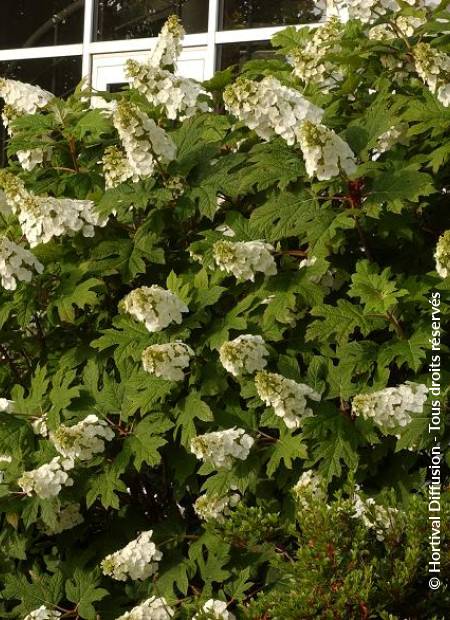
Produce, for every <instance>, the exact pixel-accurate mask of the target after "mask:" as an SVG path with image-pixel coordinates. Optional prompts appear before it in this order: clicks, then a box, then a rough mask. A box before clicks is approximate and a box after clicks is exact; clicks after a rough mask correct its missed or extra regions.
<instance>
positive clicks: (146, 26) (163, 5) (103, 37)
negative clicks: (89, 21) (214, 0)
mask: <svg viewBox="0 0 450 620" xmlns="http://www.w3.org/2000/svg"><path fill="white" fill-rule="evenodd" d="M172 14H176V15H179V16H180V17H181V19H182V20H183V24H184V27H185V29H186V32H189V33H190V32H206V30H207V29H208V0H173V1H170V0H129V1H128V2H124V1H123V0H97V2H96V20H95V34H96V37H95V38H96V39H97V40H98V41H107V40H117V39H139V38H142V37H156V36H158V34H159V32H160V30H161V27H162V26H163V24H164V22H165V21H166V19H167V18H168V17H169V15H172Z"/></svg>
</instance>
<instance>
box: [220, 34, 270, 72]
mask: <svg viewBox="0 0 450 620" xmlns="http://www.w3.org/2000/svg"><path fill="white" fill-rule="evenodd" d="M275 57H276V51H275V50H274V49H273V47H272V46H271V44H270V42H269V41H255V42H253V43H227V44H225V45H219V46H218V54H217V58H218V61H217V65H218V69H219V70H220V71H223V69H226V68H227V67H231V65H238V67H239V68H240V69H241V68H242V66H243V65H244V64H245V63H246V62H247V61H248V60H261V59H263V58H275Z"/></svg>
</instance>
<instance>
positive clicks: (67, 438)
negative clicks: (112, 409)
mask: <svg viewBox="0 0 450 620" xmlns="http://www.w3.org/2000/svg"><path fill="white" fill-rule="evenodd" d="M113 438H114V432H113V431H112V430H111V429H110V428H109V426H108V424H107V423H106V422H105V421H104V420H99V418H98V417H97V416H96V415H93V414H92V415H88V416H87V417H86V418H84V420H82V421H81V422H78V424H75V425H74V426H65V425H64V424H61V425H60V426H59V428H58V429H57V430H56V431H52V432H51V433H50V441H51V442H52V444H53V445H54V446H55V448H56V450H57V451H58V452H59V453H60V454H61V455H62V456H64V457H65V458H67V459H71V460H73V461H75V460H76V459H78V460H79V461H89V460H90V459H92V458H93V457H94V456H95V455H96V454H99V453H101V452H103V451H104V449H105V441H111V440H112V439H113Z"/></svg>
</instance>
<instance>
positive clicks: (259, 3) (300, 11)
mask: <svg viewBox="0 0 450 620" xmlns="http://www.w3.org/2000/svg"><path fill="white" fill-rule="evenodd" d="M322 5H325V3H324V2H323V3H322V2H317V1H315V0H277V1H276V2H275V1H274V0H221V19H220V27H221V30H236V29H239V28H264V27H266V26H286V25H289V24H307V23H312V22H317V21H320V20H321V19H322V18H323V16H324V10H323V8H322Z"/></svg>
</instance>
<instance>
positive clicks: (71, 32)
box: [0, 0, 84, 49]
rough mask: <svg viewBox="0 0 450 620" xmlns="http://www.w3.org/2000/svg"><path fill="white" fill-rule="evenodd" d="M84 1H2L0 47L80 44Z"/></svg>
mask: <svg viewBox="0 0 450 620" xmlns="http://www.w3.org/2000/svg"><path fill="white" fill-rule="evenodd" d="M83 11H84V0H1V12H2V20H1V24H0V47H1V48H2V49H7V48H11V47H37V46H40V45H63V44H66V43H81V42H82V40H83Z"/></svg>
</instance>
